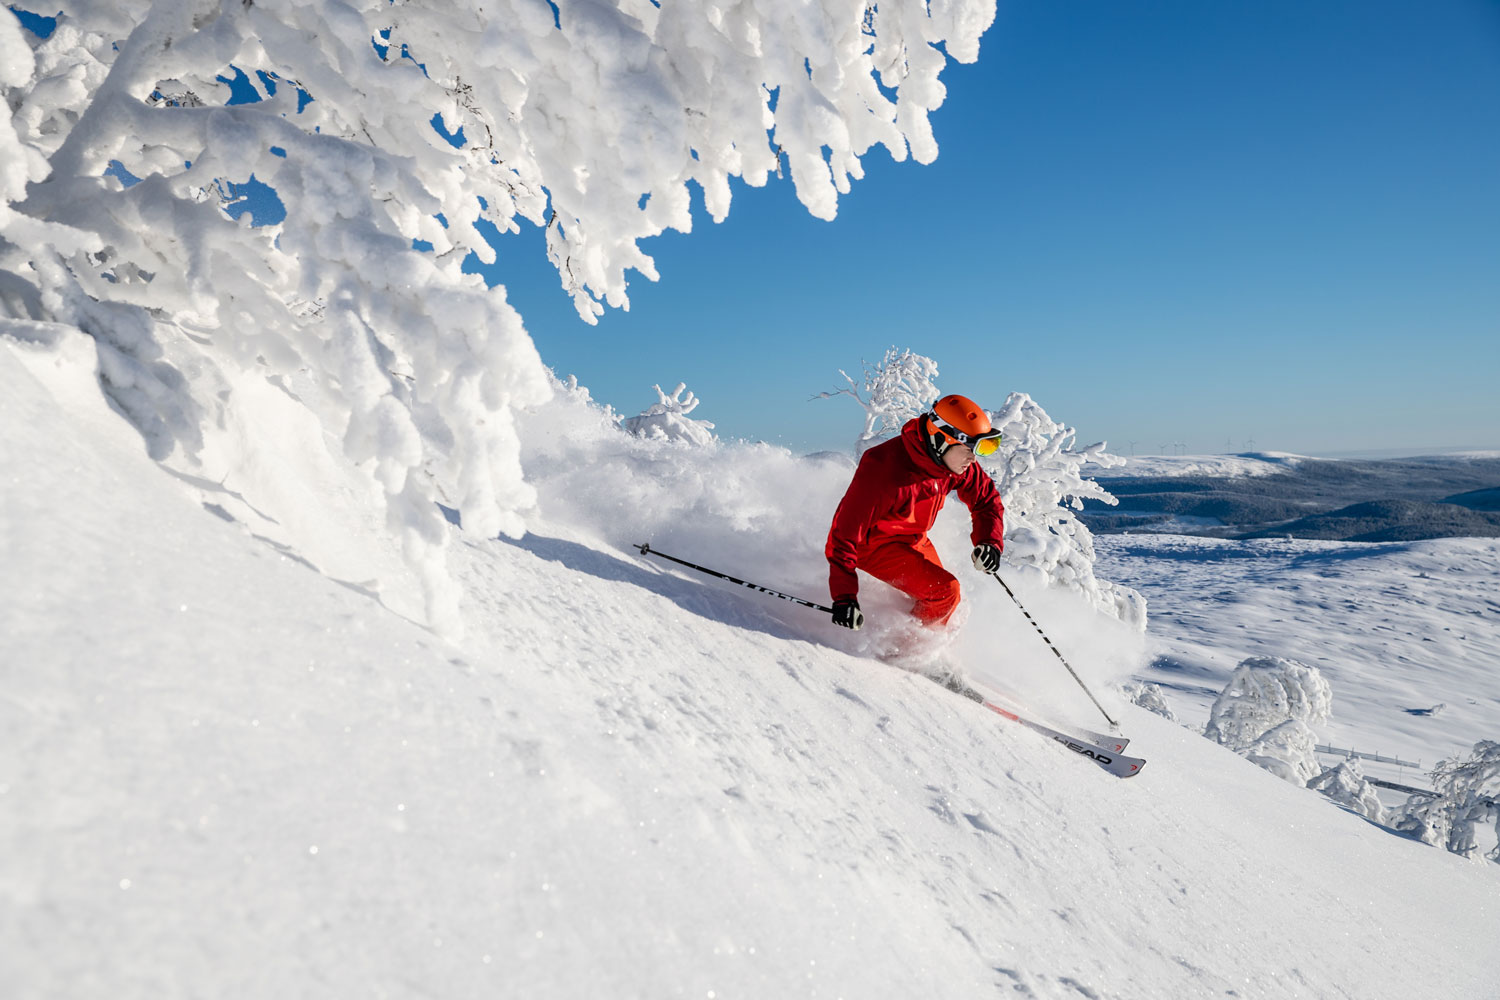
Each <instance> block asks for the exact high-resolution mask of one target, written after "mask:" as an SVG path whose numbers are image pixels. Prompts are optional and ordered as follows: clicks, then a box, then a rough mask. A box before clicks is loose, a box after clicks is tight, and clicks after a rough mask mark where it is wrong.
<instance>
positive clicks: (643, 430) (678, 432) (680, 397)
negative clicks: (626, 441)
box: [623, 382, 715, 448]
mask: <svg viewBox="0 0 1500 1000" xmlns="http://www.w3.org/2000/svg"><path fill="white" fill-rule="evenodd" d="M651 388H653V389H655V390H656V397H657V402H655V403H652V404H651V406H650V407H649V408H648V409H645V410H642V411H641V412H640V413H638V414H636V415H635V416H633V417H626V418H625V420H624V423H623V426H624V428H625V430H626V431H627V432H629V433H631V434H634V435H635V436H636V437H639V438H655V439H657V440H663V441H685V442H687V443H688V444H690V445H696V446H698V447H700V448H706V447H708V446H709V445H711V444H713V443H714V440H715V438H714V425H713V424H711V423H709V422H708V421H707V420H694V419H692V418H691V417H689V416H688V414H689V413H692V412H693V411H694V410H696V409H697V408H698V404H699V403H700V402H702V400H700V399H698V397H696V396H694V395H693V394H692V393H691V392H688V391H687V383H685V382H678V383H677V386H676V388H674V389H673V390H672V394H671V395H668V394H667V393H665V392H662V390H661V386H659V385H653V386H652V387H651ZM684 393H686V395H685V396H684Z"/></svg>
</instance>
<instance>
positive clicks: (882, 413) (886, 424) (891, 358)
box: [813, 347, 939, 458]
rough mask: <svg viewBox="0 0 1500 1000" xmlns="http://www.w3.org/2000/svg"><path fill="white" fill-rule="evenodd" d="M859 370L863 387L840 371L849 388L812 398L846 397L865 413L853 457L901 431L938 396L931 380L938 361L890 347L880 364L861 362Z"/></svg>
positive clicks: (936, 373) (935, 372)
mask: <svg viewBox="0 0 1500 1000" xmlns="http://www.w3.org/2000/svg"><path fill="white" fill-rule="evenodd" d="M862 367H863V369H864V375H863V384H861V382H858V381H855V379H854V378H853V376H851V375H850V374H849V373H848V372H846V371H844V370H843V369H842V368H840V369H839V374H840V375H842V376H843V377H844V381H846V382H848V383H849V388H847V389H836V390H834V391H832V392H820V393H818V395H817V396H815V397H813V398H815V399H829V398H832V397H834V396H849V397H850V398H852V399H853V400H854V401H855V402H856V403H858V404H859V405H860V407H861V408H862V409H863V410H864V411H865V425H864V429H863V430H861V431H860V434H859V437H858V438H857V439H856V440H855V442H854V455H855V457H856V458H857V457H859V456H860V455H863V454H864V453H865V451H866V450H868V449H869V448H870V446H871V445H875V444H879V443H880V442H881V441H883V440H884V439H886V438H888V437H890V436H891V435H892V434H895V433H897V432H898V431H900V430H901V428H902V426H904V425H905V423H906V422H907V421H908V420H910V419H911V418H912V417H915V416H917V415H918V414H919V413H922V412H924V411H926V410H927V409H928V408H929V407H930V406H932V404H933V402H934V401H936V400H937V398H938V395H939V393H938V387H937V383H936V382H935V381H933V380H934V379H936V378H937V376H938V366H937V362H936V361H934V360H932V359H931V358H927V357H923V356H922V355H920V354H916V353H913V352H912V351H910V350H898V349H897V348H895V347H892V348H890V349H888V350H887V351H886V352H885V357H884V358H882V359H881V361H880V363H879V364H877V365H872V364H870V363H869V362H864V363H863V364H862ZM861 393H863V395H861Z"/></svg>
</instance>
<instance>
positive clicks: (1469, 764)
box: [1395, 740, 1500, 862]
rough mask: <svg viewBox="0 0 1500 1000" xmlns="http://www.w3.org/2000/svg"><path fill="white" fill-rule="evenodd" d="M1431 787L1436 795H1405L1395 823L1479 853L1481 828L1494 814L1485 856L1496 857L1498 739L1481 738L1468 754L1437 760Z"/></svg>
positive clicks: (1499, 840)
mask: <svg viewBox="0 0 1500 1000" xmlns="http://www.w3.org/2000/svg"><path fill="white" fill-rule="evenodd" d="M1432 789H1433V791H1434V792H1436V793H1437V795H1436V796H1431V797H1429V796H1420V795H1413V796H1412V797H1411V798H1409V799H1408V800H1407V803H1406V806H1405V807H1404V809H1403V811H1402V813H1401V816H1400V817H1399V818H1398V819H1397V820H1396V823H1395V826H1396V828H1397V829H1398V830H1403V831H1405V832H1407V833H1411V834H1413V835H1415V836H1416V837H1417V838H1418V839H1420V840H1421V841H1422V842H1423V843H1427V844H1433V845H1442V846H1443V847H1446V848H1447V849H1448V850H1450V851H1452V852H1453V853H1454V854H1461V855H1463V856H1464V857H1466V858H1477V857H1479V839H1478V833H1479V830H1480V828H1481V827H1482V826H1484V825H1485V824H1486V823H1487V822H1489V821H1490V820H1494V822H1495V835H1496V846H1495V848H1494V849H1493V850H1491V851H1490V852H1489V853H1488V854H1487V855H1485V857H1488V858H1489V859H1490V860H1491V861H1496V862H1500V743H1497V742H1495V741H1493V740H1480V741H1479V742H1478V743H1476V744H1474V748H1473V750H1471V751H1470V752H1469V755H1468V757H1466V758H1464V759H1462V760H1457V759H1454V760H1444V761H1440V762H1439V763H1438V765H1437V767H1435V768H1433V769H1432Z"/></svg>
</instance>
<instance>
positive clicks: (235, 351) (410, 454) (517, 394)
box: [0, 0, 994, 624]
mask: <svg viewBox="0 0 1500 1000" xmlns="http://www.w3.org/2000/svg"><path fill="white" fill-rule="evenodd" d="M54 11H59V14H58V17H57V22H56V28H55V30H54V31H53V32H52V33H51V35H50V36H49V37H47V38H45V39H42V38H40V37H38V36H37V35H36V34H33V33H31V32H29V31H26V30H24V29H23V28H21V27H20V25H19V22H18V20H17V18H16V16H15V15H13V14H10V13H0V96H3V97H4V101H3V102H0V151H3V156H0V193H3V195H4V197H3V200H0V324H3V327H0V333H3V334H4V335H8V336H13V337H21V338H25V339H28V340H33V341H47V342H50V341H55V340H57V339H58V338H60V337H63V336H66V335H72V334H78V333H79V332H81V334H82V335H84V336H87V337H89V338H92V340H93V341H94V343H95V345H96V346H97V357H98V373H99V383H100V388H101V390H102V391H103V392H104V393H105V394H106V395H107V396H108V397H109V398H110V400H111V401H112V402H113V403H114V405H115V406H116V407H117V409H118V410H119V411H120V412H121V413H123V414H124V415H126V417H128V419H130V420H131V421H132V422H133V423H134V424H135V426H136V427H138V428H139V429H140V431H141V433H142V434H143V436H144V437H145V439H146V441H147V444H148V447H149V448H150V452H151V454H152V455H153V456H154V457H156V458H158V459H159V460H164V461H165V460H169V459H170V460H171V461H173V462H175V463H178V464H180V465H182V466H183V467H184V468H185V470H186V471H190V472H192V473H194V474H195V475H197V476H198V477H199V478H201V479H204V480H212V481H224V480H226V479H232V478H233V476H234V475H235V474H236V473H237V472H238V471H239V470H241V469H242V468H244V467H246V466H249V465H255V464H256V463H255V461H254V459H253V456H251V455H250V454H249V452H250V451H253V450H254V448H255V446H256V445H255V439H254V434H255V433H256V430H255V429H256V427H257V421H256V420H255V419H254V414H253V413H251V414H246V413H244V412H238V411H240V410H241V409H242V408H244V407H245V406H247V405H249V404H247V403H246V401H245V400H246V392H245V380H247V379H252V380H262V381H269V383H270V384H272V385H274V386H275V387H276V389H277V391H280V392H284V393H285V394H286V396H287V398H291V399H295V400H296V401H298V402H299V403H300V404H302V405H304V406H306V407H307V408H308V409H309V410H310V411H311V412H312V413H314V414H315V415H316V417H317V419H318V420H319V421H320V422H321V424H322V426H323V428H324V429H325V431H326V432H327V433H328V434H329V435H330V436H331V438H332V439H334V440H336V441H338V442H340V443H341V447H342V449H343V452H344V454H345V456H346V459H347V461H350V462H352V463H356V464H358V465H359V466H360V467H362V468H364V469H366V470H367V471H368V473H369V474H370V475H371V476H372V477H374V479H375V480H376V481H377V482H378V483H379V484H380V487H381V489H382V490H383V492H384V497H385V503H386V509H387V512H388V520H389V523H390V526H391V528H392V529H393V530H395V531H397V532H398V533H399V534H400V536H401V537H402V540H403V547H404V550H405V552H406V554H407V556H408V559H409V561H410V563H411V565H412V566H413V568H414V569H415V570H416V571H417V572H418V574H419V576H420V578H421V579H422V581H423V583H424V586H425V588H426V596H427V604H428V615H429V618H430V619H431V620H432V621H433V622H434V623H435V624H442V623H443V622H447V623H449V624H452V623H454V622H455V621H456V619H455V617H454V612H455V608H456V605H455V600H456V597H455V594H454V591H453V588H452V586H451V585H450V584H449V583H448V580H447V577H446V573H445V570H444V565H443V563H444V560H443V547H444V545H445V544H446V540H447V526H446V525H445V523H444V521H443V519H442V517H441V516H440V515H439V513H438V511H437V507H436V505H435V503H434V500H435V499H437V498H439V497H441V498H443V499H444V500H445V501H447V502H448V503H449V504H450V505H452V506H457V507H459V508H460V509H461V510H462V514H463V517H462V523H463V525H464V529H465V530H466V531H472V532H475V533H480V534H494V533H495V532H507V533H512V534H513V533H517V532H519V531H521V530H523V528H524V520H523V515H524V513H525V512H526V511H527V509H528V508H529V507H530V505H531V504H532V502H533V500H534V495H533V492H532V490H531V489H530V487H528V486H527V485H526V483H525V482H524V481H523V480H522V476H521V473H520V464H519V458H518V456H519V442H518V440H517V436H516V431H515V427H514V413H515V412H516V410H517V408H524V407H526V406H529V405H534V404H536V403H538V402H539V401H541V400H543V399H545V398H546V396H547V394H548V385H549V383H548V378H547V374H546V372H545V370H544V368H543V367H542V365H541V362H540V359H539V358H538V356H537V354H536V351H535V349H534V347H533V345H532V342H531V340H530V338H529V337H528V336H527V334H526V331H525V330H524V328H523V327H522V324H521V320H520V317H519V316H518V315H517V314H516V313H515V311H514V310H513V309H512V308H511V307H510V306H509V304H508V303H507V302H506V297H505V294H504V290H503V289H495V290H493V291H491V290H487V289H485V288H484V286H483V284H482V283H481V282H480V280H479V279H478V278H477V277H474V276H473V275H466V274H464V273H463V271H462V265H463V263H464V261H465V259H466V258H467V256H468V254H469V253H471V252H472V253H474V254H477V255H478V256H479V257H480V258H481V259H482V260H485V261H492V260H493V259H494V250H493V248H492V247H491V246H490V244H489V243H488V242H487V240H486V239H485V238H484V236H483V235H482V232H481V228H480V226H479V223H480V222H481V221H482V222H484V223H487V224H489V225H492V226H494V227H495V229H497V230H498V231H499V232H500V233H502V234H505V233H515V232H517V231H518V230H519V224H520V222H521V221H529V222H530V223H532V224H535V225H537V226H541V227H545V230H546V242H547V253H548V255H549V257H550V258H551V260H552V261H553V262H554V263H555V265H556V266H557V270H558V274H559V276H560V279H561V281H562V285H563V288H564V290H565V291H566V293H567V294H569V295H570V296H572V298H573V301H574V303H575V305H576V307H577V308H578V311H579V313H580V315H582V316H583V317H584V318H586V319H589V320H590V321H592V320H593V319H594V318H595V317H597V316H598V315H599V314H600V313H602V311H603V308H604V304H606V303H607V304H610V305H615V306H620V307H624V306H626V305H627V304H628V297H627V294H626V286H627V281H626V272H627V271H628V270H630V269H635V270H637V271H640V272H641V273H643V274H645V275H646V276H647V277H648V278H651V279H653V280H654V279H655V278H656V277H657V274H656V271H655V268H654V265H653V263H652V261H651V258H650V257H648V256H647V255H646V254H645V253H644V252H643V251H642V250H641V248H640V245H639V241H640V240H642V239H643V238H646V237H650V236H653V235H656V234H658V233H660V232H662V231H663V230H664V229H666V228H676V229H679V230H683V231H686V230H688V229H689V228H690V226H691V215H690V213H689V205H690V195H689V191H690V188H689V185H690V184H696V185H697V186H698V187H699V188H701V190H702V192H703V198H704V204H705V205H706V207H707V209H708V212H709V214H710V215H711V216H712V217H713V218H714V219H715V220H719V219H722V218H724V216H725V215H726V214H727V212H728V211H729V206H730V188H729V178H730V177H736V176H737V177H740V178H742V179H743V180H744V181H745V182H746V183H749V184H751V185H761V184H764V183H766V181H767V179H768V178H769V176H770V175H771V174H773V173H775V174H777V175H780V174H781V173H782V171H783V169H786V170H789V171H790V175H791V179H792V182H793V184H794V185H795V187H796V192H797V196H798V197H799V198H800V199H801V201H802V202H803V204H804V205H806V206H807V208H808V209H809V211H811V212H812V213H813V214H815V215H817V216H819V217H821V218H832V217H833V215H834V214H835V210H836V206H837V199H838V195H839V194H841V193H844V192H847V191H848V190H849V186H850V182H851V180H852V179H856V178H858V177H860V176H861V175H862V167H861V162H860V157H861V155H863V154H864V153H865V152H866V151H868V150H869V149H870V148H871V147H872V146H875V145H882V146H884V147H885V148H886V149H887V150H888V151H889V153H890V154H891V155H892V156H893V157H895V158H897V159H904V158H905V157H906V156H907V154H908V153H910V154H911V155H912V156H913V157H914V158H915V159H917V160H918V161H919V162H924V163H925V162H929V161H931V160H932V159H933V158H934V157H935V156H936V154H937V146H936V143H935V142H934V140H933V136H932V132H931V129H930V127H929V123H928V112H929V111H931V110H932V109H933V108H936V107H937V106H938V105H939V104H941V102H942V100H943V97H944V89H943V87H942V85H941V84H940V83H939V82H938V73H939V71H940V70H941V69H942V67H943V66H944V65H945V63H946V60H947V57H948V56H952V57H953V58H955V59H958V60H961V61H966V62H967V61H972V60H973V59H975V58H976V57H977V55H978V41H979V36H980V35H981V34H982V33H983V31H984V30H985V28H986V27H987V26H988V25H989V23H990V21H991V20H992V19H993V15H994V3H993V0H953V2H944V3H934V4H928V3H926V2H923V0H894V2H891V3H882V4H880V5H879V6H878V7H876V6H873V5H867V4H866V3H865V0H811V2H803V0H767V2H762V3H757V4H738V5H729V6H725V5H722V4H717V3H709V2H706V0H683V2H674V3H669V4H657V3H654V2H651V0H603V2H595V0H588V2H582V0H557V2H556V3H555V4H554V3H541V2H538V0H487V2H484V3H479V2H476V0H457V2H455V0H443V2H437V0H405V2H402V3H399V4H392V3H390V2H389V0H307V2H299V3H287V2H283V0H257V2H253V3H252V2H248V0H239V2H236V0H55V2H52V3H49V4H48V5H46V7H45V8H44V9H39V10H38V11H37V12H38V13H44V14H51V13H53V12H54ZM940 46H941V47H940ZM234 94H238V95H240V96H239V97H236V98H235V103H230V99H231V96H232V95H234ZM242 98H244V99H242ZM434 122H436V123H437V124H440V125H441V126H442V128H443V130H444V133H446V135H451V136H454V137H455V139H454V141H452V142H450V141H449V140H448V139H447V138H445V136H444V134H440V133H439V132H438V131H437V130H436V129H435V128H434V127H433V124H432V123H434ZM255 185H264V186H268V187H269V189H270V190H271V192H273V193H274V195H267V197H268V198H269V197H272V196H274V198H275V199H277V200H279V202H280V204H281V206H282V207H283V208H284V210H285V218H284V219H283V220H281V221H279V222H277V223H276V224H274V225H266V226H259V227H256V226H252V225H251V222H252V220H251V218H250V217H249V216H248V215H246V214H240V213H242V211H243V208H244V193H245V191H246V190H247V189H248V188H250V187H251V186H255ZM256 190H260V189H259V188H258V187H257V188H256ZM231 425H234V426H238V427H241V428H245V429H247V433H245V434H232V433H227V432H224V431H223V429H224V428H225V427H227V426H231ZM209 439H214V440H213V445H212V446H210V442H209ZM263 447H265V448H267V449H269V450H274V448H273V447H272V446H270V445H263ZM261 465H262V466H263V465H264V463H261ZM268 509H271V510H272V513H275V511H274V505H268Z"/></svg>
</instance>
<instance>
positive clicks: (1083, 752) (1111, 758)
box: [982, 699, 1146, 778]
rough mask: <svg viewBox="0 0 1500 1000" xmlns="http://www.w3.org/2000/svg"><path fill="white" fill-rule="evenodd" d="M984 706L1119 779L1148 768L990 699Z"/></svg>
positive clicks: (1139, 760)
mask: <svg viewBox="0 0 1500 1000" xmlns="http://www.w3.org/2000/svg"><path fill="white" fill-rule="evenodd" d="M982 704H983V705H984V707H985V708H987V709H989V710H990V711H991V712H994V713H995V714H996V715H999V716H1002V717H1004V718H1007V719H1010V720H1011V721H1012V722H1019V723H1020V724H1021V725H1023V726H1025V727H1026V728H1027V729H1031V730H1034V731H1036V732H1038V733H1041V734H1042V735H1043V736H1045V737H1047V738H1048V739H1051V740H1056V741H1057V742H1058V743H1061V744H1062V745H1063V746H1065V747H1067V748H1068V749H1069V750H1071V751H1073V752H1074V753H1076V754H1079V755H1080V756H1083V757H1087V758H1088V759H1089V760H1091V761H1093V762H1094V763H1095V764H1098V765H1099V766H1100V767H1102V768H1104V770H1106V771H1108V772H1109V773H1110V774H1113V775H1114V776H1115V777H1117V778H1133V777H1135V776H1136V775H1137V774H1140V773H1141V768H1143V767H1145V766H1146V762H1145V761H1144V760H1142V759H1141V758H1140V757H1127V756H1125V755H1124V754H1122V753H1119V752H1117V751H1114V750H1110V749H1109V748H1108V747H1107V746H1101V745H1098V744H1095V743H1092V742H1090V741H1088V740H1085V739H1082V738H1081V737H1077V736H1069V735H1068V734H1067V733H1063V732H1059V731H1057V730H1056V729H1053V728H1052V727H1051V726H1044V725H1042V724H1041V723H1040V722H1034V721H1032V720H1031V719H1027V718H1024V717H1022V716H1019V715H1017V714H1016V713H1015V712H1012V711H1011V710H1010V709H1008V708H1001V707H1000V706H999V705H996V704H995V703H994V702H992V701H990V700H989V699H985V700H984V702H983V703H982ZM1113 742H1118V741H1113Z"/></svg>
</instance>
